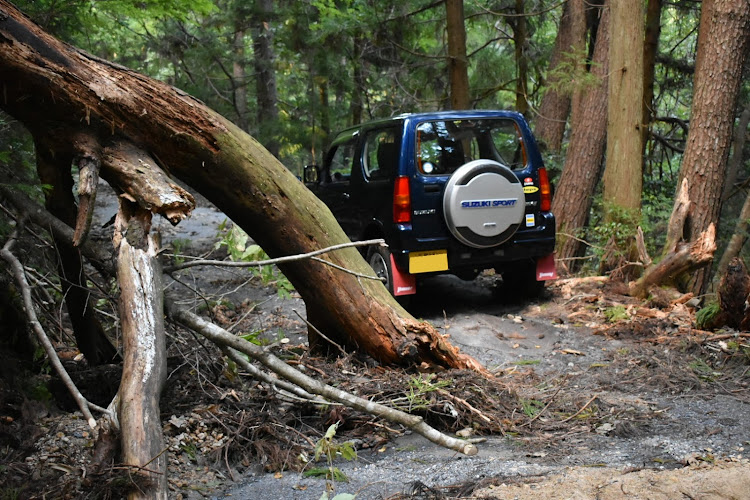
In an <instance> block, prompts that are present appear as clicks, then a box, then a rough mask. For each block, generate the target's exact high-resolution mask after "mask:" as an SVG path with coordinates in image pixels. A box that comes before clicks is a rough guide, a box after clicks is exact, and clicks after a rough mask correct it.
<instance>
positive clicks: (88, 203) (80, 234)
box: [73, 134, 101, 247]
mask: <svg viewBox="0 0 750 500" xmlns="http://www.w3.org/2000/svg"><path fill="white" fill-rule="evenodd" d="M74 148H75V150H76V151H77V157H76V159H75V162H76V163H77V164H78V214H77V216H76V228H75V234H74V236H73V246H75V247H78V246H80V245H81V243H82V242H83V241H85V240H86V238H87V236H88V234H89V230H90V229H91V221H92V220H93V217H94V204H95V201H96V189H97V186H98V185H99V169H100V168H101V154H100V149H101V148H100V147H99V143H98V142H97V141H96V140H95V139H94V138H92V137H90V136H88V135H83V134H81V135H79V136H78V137H76V138H75V140H74Z"/></svg>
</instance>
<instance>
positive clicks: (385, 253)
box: [367, 246, 393, 295]
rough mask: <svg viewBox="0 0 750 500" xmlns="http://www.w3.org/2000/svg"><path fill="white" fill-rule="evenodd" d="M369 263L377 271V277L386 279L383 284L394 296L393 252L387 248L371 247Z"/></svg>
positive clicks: (368, 255)
mask: <svg viewBox="0 0 750 500" xmlns="http://www.w3.org/2000/svg"><path fill="white" fill-rule="evenodd" d="M367 263H368V264H370V267H371V268H372V270H373V271H375V276H377V277H378V278H385V281H384V282H383V284H384V285H385V287H386V288H387V289H388V291H389V292H390V293H391V295H393V268H392V267H391V251H390V250H388V249H387V248H385V247H380V246H378V247H370V249H369V250H368V251H367Z"/></svg>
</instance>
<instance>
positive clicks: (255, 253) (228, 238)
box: [214, 220, 294, 298]
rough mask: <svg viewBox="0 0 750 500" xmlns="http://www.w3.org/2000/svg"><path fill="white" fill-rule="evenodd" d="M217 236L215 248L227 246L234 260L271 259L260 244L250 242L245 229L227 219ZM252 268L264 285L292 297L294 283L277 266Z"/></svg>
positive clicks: (286, 296)
mask: <svg viewBox="0 0 750 500" xmlns="http://www.w3.org/2000/svg"><path fill="white" fill-rule="evenodd" d="M217 236H218V238H219V240H218V241H217V242H216V243H215V244H214V248H216V249H219V248H226V250H227V253H228V255H229V258H230V259H231V260H233V261H242V262H262V261H265V260H268V259H269V257H268V255H267V254H266V252H264V251H263V249H262V248H261V247H260V246H259V245H255V244H249V243H250V237H249V236H248V235H247V233H246V232H245V231H243V230H242V229H241V228H240V227H238V226H235V225H234V224H230V223H228V221H226V220H225V221H224V222H222V223H221V224H220V225H219V234H218V235H217ZM251 269H252V272H253V274H255V275H256V276H258V277H260V279H261V281H262V282H263V284H264V285H271V286H273V287H275V288H276V292H277V293H278V295H279V297H281V298H289V297H291V293H292V292H293V291H294V285H292V283H291V282H290V281H289V280H288V279H287V277H286V276H284V274H283V273H282V272H281V271H279V270H278V269H277V268H276V266H272V265H258V266H257V267H253V268H251Z"/></svg>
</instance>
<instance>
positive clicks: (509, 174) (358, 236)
mask: <svg viewBox="0 0 750 500" xmlns="http://www.w3.org/2000/svg"><path fill="white" fill-rule="evenodd" d="M304 178H305V183H306V185H307V186H308V187H309V188H310V189H311V190H312V191H313V192H314V193H315V194H316V195H317V196H318V197H319V198H320V199H321V200H323V202H325V203H326V205H328V207H329V208H330V209H331V212H333V215H334V216H335V217H336V219H337V220H338V222H339V224H340V225H341V227H342V228H343V229H344V231H345V232H346V233H347V234H348V235H349V237H350V238H351V239H352V241H356V240H365V239H373V238H384V239H385V241H386V243H387V244H388V248H385V247H372V248H369V249H367V250H366V251H365V257H366V259H367V261H368V262H369V264H370V265H371V266H372V268H373V269H374V271H375V272H376V273H377V274H378V275H379V276H381V277H383V278H385V282H386V286H387V287H388V289H389V290H390V292H391V293H392V294H393V295H395V296H397V297H399V296H404V295H411V294H414V293H416V290H417V282H416V277H417V276H420V275H427V274H437V273H452V274H455V275H457V276H459V277H461V278H463V279H474V278H475V277H476V276H477V275H478V273H479V272H481V271H482V270H485V269H490V268H492V269H495V270H496V271H497V272H498V273H500V274H501V275H502V277H503V283H504V284H505V285H507V286H509V287H512V288H513V289H514V290H517V291H518V293H520V294H524V295H536V294H538V293H539V292H541V290H542V288H543V285H544V281H545V280H548V279H554V278H556V277H557V275H556V274H555V267H554V259H553V252H554V248H555V218H554V216H553V214H552V213H551V212H550V205H551V201H552V189H551V186H550V183H549V179H548V177H547V171H546V170H545V168H544V163H543V161H542V157H541V155H540V154H539V150H538V147H537V144H536V141H535V140H534V137H533V135H532V133H531V130H530V128H529V126H528V123H527V122H526V120H525V119H524V118H523V116H522V115H521V114H519V113H516V112H511V111H486V110H484V111H478V110H472V111H443V112H435V113H420V114H404V115H400V116H396V117H393V118H389V119H385V120H378V121H373V122H369V123H365V124H362V125H358V126H355V127H351V128H349V129H346V130H344V131H342V132H341V133H339V134H338V135H337V136H336V137H335V139H334V140H333V142H332V143H331V146H330V148H329V149H328V152H327V154H326V155H325V157H324V162H323V165H322V167H317V166H307V167H305V172H304Z"/></svg>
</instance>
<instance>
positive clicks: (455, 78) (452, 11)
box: [445, 0, 471, 109]
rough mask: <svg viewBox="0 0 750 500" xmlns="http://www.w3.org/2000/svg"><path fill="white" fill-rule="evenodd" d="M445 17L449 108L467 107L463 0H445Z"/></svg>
mask: <svg viewBox="0 0 750 500" xmlns="http://www.w3.org/2000/svg"><path fill="white" fill-rule="evenodd" d="M445 18H446V25H447V28H446V30H447V33H448V67H449V70H450V78H451V109H469V107H470V104H471V100H470V97H469V96H470V93H469V70H468V67H469V61H468V59H467V58H466V29H465V27H464V1H463V0H446V2H445Z"/></svg>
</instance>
